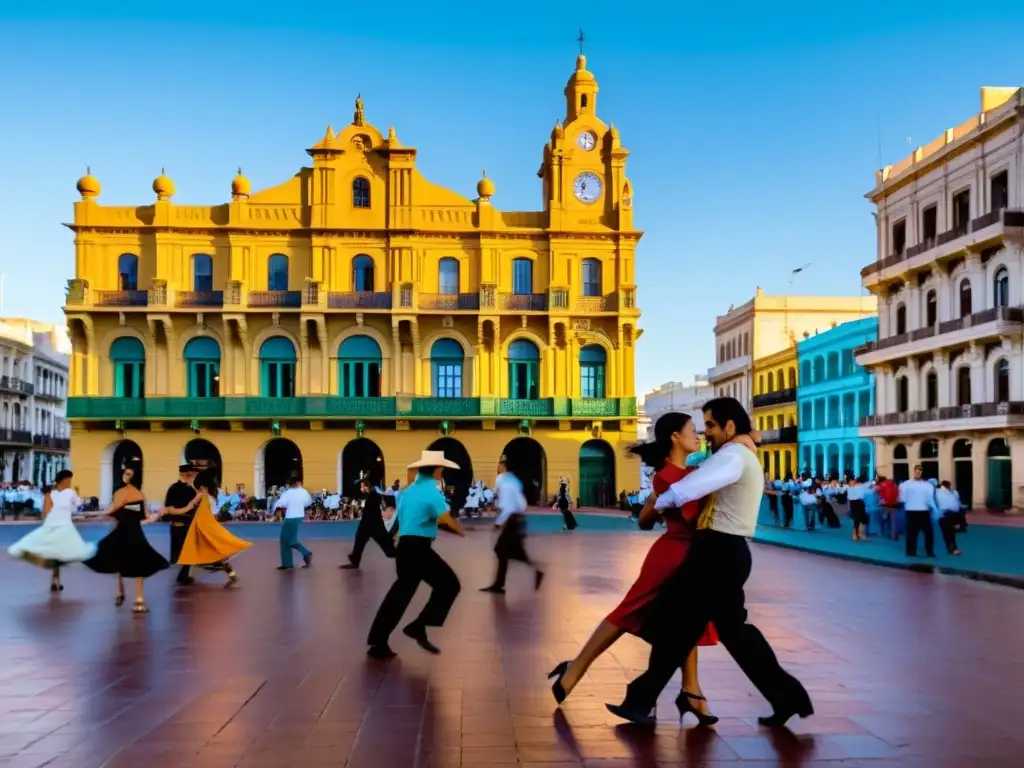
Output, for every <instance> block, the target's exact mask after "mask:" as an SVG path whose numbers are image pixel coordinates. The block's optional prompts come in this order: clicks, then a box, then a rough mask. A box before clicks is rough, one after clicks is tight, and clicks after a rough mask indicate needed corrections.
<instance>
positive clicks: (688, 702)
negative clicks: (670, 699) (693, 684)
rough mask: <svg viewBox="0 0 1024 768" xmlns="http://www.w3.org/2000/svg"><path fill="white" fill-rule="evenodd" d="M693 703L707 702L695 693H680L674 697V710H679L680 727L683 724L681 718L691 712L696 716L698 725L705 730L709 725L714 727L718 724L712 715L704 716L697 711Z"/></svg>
mask: <svg viewBox="0 0 1024 768" xmlns="http://www.w3.org/2000/svg"><path fill="white" fill-rule="evenodd" d="M694 701H707V699H705V698H704V697H703V696H698V695H697V694H695V693H690V692H689V691H680V692H679V695H678V696H677V697H676V709H678V710H679V724H680V725H682V724H683V717H684V716H685V715H686V713H687V712H692V713H693V714H694V715H695V716H696V718H697V722H698V723H699V724H700V725H703V726H704V727H705V728H706V727H708V726H710V725H714V724H715V723H717V722H718V718H717V717H715V716H714V715H712V714H707V715H705V714H704V713H703V712H701V711H700V710H699V709H697V708H696V707H695V706H694V705H693V702H694Z"/></svg>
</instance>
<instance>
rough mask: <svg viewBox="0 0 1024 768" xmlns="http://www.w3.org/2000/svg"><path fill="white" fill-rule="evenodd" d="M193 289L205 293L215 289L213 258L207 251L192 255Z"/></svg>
mask: <svg viewBox="0 0 1024 768" xmlns="http://www.w3.org/2000/svg"><path fill="white" fill-rule="evenodd" d="M192 290H193V291H196V292H204V293H208V292H210V291H212V290H213V259H212V258H211V257H210V256H209V255H207V254H205V253H197V254H194V255H193V256H192Z"/></svg>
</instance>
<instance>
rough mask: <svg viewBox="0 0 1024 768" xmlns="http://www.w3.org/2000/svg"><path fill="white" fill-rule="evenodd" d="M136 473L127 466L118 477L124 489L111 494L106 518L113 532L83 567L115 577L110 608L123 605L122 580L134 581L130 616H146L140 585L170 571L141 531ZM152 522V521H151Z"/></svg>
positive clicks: (143, 503) (143, 515) (143, 517)
mask: <svg viewBox="0 0 1024 768" xmlns="http://www.w3.org/2000/svg"><path fill="white" fill-rule="evenodd" d="M137 476H138V472H136V471H135V468H134V467H131V466H127V467H125V468H124V472H123V473H122V474H121V480H122V481H123V482H124V485H123V486H122V487H121V488H120V489H118V491H117V492H116V493H115V494H114V498H113V500H112V501H111V502H110V506H109V507H108V508H107V511H106V514H108V515H110V516H111V517H113V518H114V520H116V521H117V524H116V525H115V526H114V529H113V530H112V531H111V532H110V533H108V534H107V535H106V536H104V537H103V540H102V541H100V543H99V545H98V546H97V548H96V554H95V555H94V556H93V557H92V558H91V559H89V560H86V561H85V564H86V565H87V566H89V567H90V568H91V569H92V570H94V571H96V573H116V574H117V599H116V600H115V601H114V605H117V606H120V605H122V604H123V603H124V578H125V577H127V578H129V579H135V605H134V606H133V607H132V612H133V613H149V608H148V607H146V601H145V599H144V598H143V594H142V585H143V583H144V581H145V580H146V579H148V578H149V577H150V576H152V575H153V574H154V573H157V572H159V571H162V570H164V569H165V568H169V567H170V563H168V562H167V560H166V559H165V558H164V556H163V555H161V554H160V553H159V552H157V551H156V550H155V549H153V547H151V546H150V545H149V542H148V541H147V540H146V534H145V533H144V532H143V530H142V523H143V521H145V520H147V519H148V517H149V516H148V515H147V513H146V497H145V496H143V495H142V491H140V490H139V486H138V480H137V479H136V478H137ZM154 519H155V518H154Z"/></svg>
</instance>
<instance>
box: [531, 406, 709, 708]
mask: <svg viewBox="0 0 1024 768" xmlns="http://www.w3.org/2000/svg"><path fill="white" fill-rule="evenodd" d="M699 448H700V444H699V441H698V438H697V430H696V428H695V426H694V423H693V419H692V418H690V417H689V416H688V415H687V414H685V413H666V414H665V415H664V416H662V417H661V418H660V419H658V421H657V422H656V423H655V425H654V442H651V443H643V444H641V445H637V446H635V447H633V448H632V449H631V450H632V452H633V453H635V454H636V455H638V456H639V457H640V458H641V460H642V461H643V462H644V463H645V464H647V466H649V467H652V468H654V469H655V470H656V471H655V475H654V480H653V483H652V485H653V488H654V492H653V493H652V494H651V495H650V496H649V497H648V498H647V501H646V503H645V505H644V508H643V511H642V512H641V513H640V520H639V524H640V528H642V529H644V530H650V529H651V528H653V527H654V524H655V522H656V521H657V520H658V517H659V516H660V515H659V513H658V512H656V511H655V509H654V501H655V499H657V497H658V495H659V494H662V493H664V492H665V490H666V489H667V488H668V487H669V486H670V485H672V484H673V483H676V482H679V481H680V480H682V479H683V477H685V476H686V475H687V474H689V473H690V472H693V471H696V467H687V466H686V459H687V457H688V456H689V455H690V454H691V453H696V452H697V451H698V450H699ZM702 509H703V500H702V501H700V502H696V501H695V502H691V503H689V504H686V505H685V506H684V507H683V509H681V510H679V509H669V510H665V516H664V517H665V524H666V527H667V528H668V530H667V531H666V532H665V533H664V534H662V536H661V537H660V538H659V539H658V540H657V541H656V542H654V545H653V546H652V547H651V549H650V551H649V552H648V553H647V557H646V558H645V559H644V564H643V566H641V568H640V575H639V576H638V577H637V580H636V582H634V584H633V586H632V587H631V588H630V590H629V592H627V593H626V597H625V598H624V599H623V600H622V602H621V603H619V605H618V607H617V608H616V609H615V610H614V611H612V612H611V613H610V614H609V615H608V617H607V618H606V619H605V620H604V621H602V622H601V623H600V624H599V625H598V626H597V629H595V630H594V634H593V635H591V636H590V639H589V640H588V641H587V644H586V645H585V646H583V650H581V651H580V653H579V655H578V656H577V657H576V658H575V659H573V660H572V661H563V662H562V663H561V664H559V665H558V666H557V667H556V668H555V669H554V670H553V671H552V672H551V674H550V675H549V677H557V679H556V680H555V683H554V685H552V687H551V691H552V693H553V694H554V696H555V700H556V701H557V702H558V703H559V704H561V703H562V702H563V701H564V700H565V697H566V696H568V695H569V693H570V692H571V691H572V690H573V688H575V687H576V684H577V683H579V681H580V680H581V679H582V678H583V675H585V674H586V672H587V669H589V667H590V665H591V664H593V663H594V661H596V660H597V658H598V656H600V655H601V654H602V653H604V652H605V651H607V650H608V649H609V648H610V647H611V646H612V644H614V643H615V641H616V640H618V639H619V638H620V637H622V635H623V634H626V633H629V634H631V635H636V636H637V637H640V638H643V639H645V640H649V639H650V638H649V637H648V636H647V635H646V633H645V624H647V620H648V618H649V614H650V608H651V605H652V603H653V601H654V598H655V596H656V595H657V593H658V590H659V589H660V588H661V585H662V584H664V583H665V581H667V580H668V578H669V577H670V576H672V575H673V574H674V573H675V572H676V571H677V570H679V567H680V566H681V565H682V563H683V561H684V560H685V559H686V555H687V553H688V552H689V549H690V538H691V537H692V535H693V532H694V531H695V530H696V528H697V518H698V517H699V515H700V512H701V510H702ZM717 643H718V635H717V634H716V633H715V629H714V627H713V626H711V625H708V628H707V630H706V631H705V633H704V637H702V638H701V640H700V642H699V643H698V645H716V644H717ZM676 707H678V708H679V718H680V721H682V718H683V715H685V714H686V713H687V712H693V713H694V715H696V716H697V720H698V721H699V722H700V724H701V725H714V724H715V723H716V722H718V718H717V717H715V716H714V715H711V714H709V713H708V708H707V701H706V700H705V699H704V695H703V693H702V691H701V687H700V682H699V681H698V679H697V649H696V648H694V649H693V652H692V653H690V655H689V656H688V657H687V658H686V663H685V664H684V665H683V689H682V691H681V692H680V694H679V697H678V698H677V699H676Z"/></svg>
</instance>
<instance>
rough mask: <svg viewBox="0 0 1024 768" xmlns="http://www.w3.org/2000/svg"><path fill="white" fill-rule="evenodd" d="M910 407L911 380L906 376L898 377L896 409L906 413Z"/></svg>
mask: <svg viewBox="0 0 1024 768" xmlns="http://www.w3.org/2000/svg"><path fill="white" fill-rule="evenodd" d="M909 407H910V382H909V381H908V380H907V377H906V376H900V377H899V378H897V379H896V411H897V412H898V413H906V412H907V409H908V408H909Z"/></svg>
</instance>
